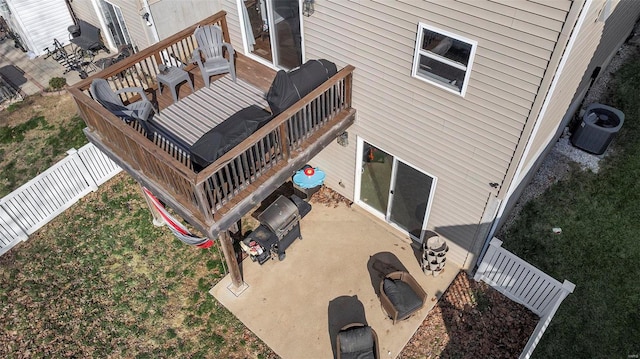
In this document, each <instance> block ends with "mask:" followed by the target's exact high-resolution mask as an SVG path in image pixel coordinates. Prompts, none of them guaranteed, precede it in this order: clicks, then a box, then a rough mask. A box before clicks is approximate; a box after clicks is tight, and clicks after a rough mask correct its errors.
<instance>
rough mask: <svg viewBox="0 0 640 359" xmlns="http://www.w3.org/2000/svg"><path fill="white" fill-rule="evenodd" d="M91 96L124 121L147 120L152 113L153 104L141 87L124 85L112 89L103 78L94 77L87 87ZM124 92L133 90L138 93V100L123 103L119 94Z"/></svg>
mask: <svg viewBox="0 0 640 359" xmlns="http://www.w3.org/2000/svg"><path fill="white" fill-rule="evenodd" d="M89 91H90V92H91V96H93V98H94V99H95V100H96V101H98V103H100V104H101V105H102V106H104V108H106V109H107V110H109V111H111V113H113V114H114V115H116V116H118V117H120V118H121V119H123V120H125V121H126V122H131V121H134V120H142V121H145V122H146V121H147V120H149V118H150V117H151V116H152V115H153V105H152V104H151V101H149V99H148V98H147V96H146V94H145V93H144V90H143V89H142V87H125V88H122V89H120V90H118V91H115V92H114V91H113V90H112V89H111V86H109V83H108V82H107V80H105V79H95V80H93V82H92V83H91V87H90V88H89ZM124 92H135V93H138V94H139V95H140V100H138V101H136V102H133V103H130V104H128V105H125V104H124V103H122V100H121V99H120V96H118V95H119V94H121V93H124Z"/></svg>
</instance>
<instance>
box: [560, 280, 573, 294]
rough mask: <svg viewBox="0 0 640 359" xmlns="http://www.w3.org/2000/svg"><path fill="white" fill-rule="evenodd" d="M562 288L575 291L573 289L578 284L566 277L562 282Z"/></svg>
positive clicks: (570, 291) (571, 291)
mask: <svg viewBox="0 0 640 359" xmlns="http://www.w3.org/2000/svg"><path fill="white" fill-rule="evenodd" d="M562 289H564V290H566V291H567V292H569V293H573V290H574V289H576V285H575V284H573V283H571V282H569V281H568V280H566V279H565V280H564V282H562Z"/></svg>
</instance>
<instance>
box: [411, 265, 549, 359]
mask: <svg viewBox="0 0 640 359" xmlns="http://www.w3.org/2000/svg"><path fill="white" fill-rule="evenodd" d="M538 319H539V318H538V316H536V315H535V314H533V313H532V312H531V311H530V310H528V309H527V308H526V307H524V306H522V305H520V304H518V303H515V302H513V301H511V300H510V299H508V298H507V297H505V296H504V295H502V294H500V293H498V291H496V290H495V289H493V288H491V287H490V286H488V285H487V284H486V283H484V282H476V281H474V280H473V279H471V278H469V277H468V275H467V273H466V272H460V273H459V274H458V276H457V277H456V279H455V280H454V281H453V283H452V284H451V286H450V287H449V288H448V289H447V291H446V292H445V293H444V295H443V296H442V297H441V298H440V300H439V301H438V304H437V305H436V306H435V307H434V308H433V310H431V312H430V313H429V314H428V315H427V317H426V318H425V320H424V322H423V323H422V325H421V326H420V328H418V330H417V331H416V333H415V334H414V335H413V337H412V338H411V340H410V341H409V343H408V344H407V345H406V346H405V348H404V349H403V350H402V352H401V353H400V356H399V358H401V359H409V358H425V359H428V358H429V359H430V358H517V357H518V356H519V355H520V353H521V352H522V350H523V349H524V346H525V345H526V344H527V341H528V340H529V337H530V336H531V333H533V330H534V329H535V327H536V325H537V323H538Z"/></svg>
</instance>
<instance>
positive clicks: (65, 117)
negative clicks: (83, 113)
mask: <svg viewBox="0 0 640 359" xmlns="http://www.w3.org/2000/svg"><path fill="white" fill-rule="evenodd" d="M72 104H73V103H72V102H71V98H70V97H69V96H68V95H64V96H55V97H53V96H52V97H42V96H31V97H28V98H27V99H26V100H24V101H22V102H19V103H15V104H12V105H11V106H9V108H7V109H6V110H4V111H2V112H0V118H2V119H1V120H0V166H1V167H2V176H0V198H1V197H4V196H6V195H7V194H9V193H11V192H12V191H13V190H15V189H16V188H18V187H20V186H21V185H23V184H25V183H27V182H28V181H29V180H30V179H32V178H33V177H35V176H37V175H38V174H40V173H42V172H43V171H45V170H46V169H48V168H49V167H51V166H52V165H54V164H55V163H56V162H58V161H60V160H61V159H63V158H64V157H65V156H66V152H67V150H69V149H70V148H76V149H78V148H80V147H82V146H83V145H84V144H86V143H87V138H86V137H85V135H84V133H83V132H82V129H83V128H84V127H85V124H84V122H83V121H82V119H81V118H80V117H79V116H77V115H75V108H72V109H73V111H70V110H69V109H68V108H69V107H71V106H70V105H72Z"/></svg>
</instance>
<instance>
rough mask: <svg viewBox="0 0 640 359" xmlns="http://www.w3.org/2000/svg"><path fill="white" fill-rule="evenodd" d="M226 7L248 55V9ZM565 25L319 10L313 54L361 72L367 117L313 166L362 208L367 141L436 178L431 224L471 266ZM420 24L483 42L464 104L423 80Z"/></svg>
mask: <svg viewBox="0 0 640 359" xmlns="http://www.w3.org/2000/svg"><path fill="white" fill-rule="evenodd" d="M221 5H222V7H223V10H225V11H227V13H228V15H227V23H228V25H229V30H230V37H231V41H232V44H233V45H234V46H235V47H236V49H237V50H238V51H244V49H242V38H241V32H240V22H239V16H238V13H237V4H236V2H235V1H226V2H222V3H221ZM565 17H566V11H561V10H559V9H558V8H557V6H556V7H550V8H547V7H545V6H542V5H540V4H536V3H532V4H528V5H526V6H525V8H520V7H519V6H518V5H514V4H513V3H510V2H506V3H497V2H480V1H475V0H474V1H460V2H442V1H432V2H420V3H418V2H412V1H408V2H393V3H391V2H387V1H364V2H352V1H330V0H323V1H317V2H316V3H315V13H314V14H313V15H312V16H311V17H304V18H303V19H302V20H303V29H304V34H303V37H304V41H305V57H306V58H307V59H313V58H326V59H328V60H331V61H334V62H335V63H336V64H337V65H338V66H339V67H342V66H345V65H347V64H352V65H354V66H355V67H356V71H355V72H354V79H353V106H354V108H356V110H357V111H358V112H357V117H356V122H355V124H354V125H353V126H352V127H351V128H350V129H349V131H348V132H349V145H348V146H347V147H342V146H340V145H337V144H336V143H335V142H334V143H332V144H331V145H330V146H328V147H327V148H326V149H325V150H324V151H323V152H321V154H320V155H319V156H317V157H316V158H314V159H313V161H312V163H313V164H314V165H317V166H319V167H321V168H324V169H325V172H326V173H327V180H326V183H327V184H328V185H329V186H331V187H332V188H334V189H335V190H337V191H338V192H340V193H341V194H343V195H345V196H347V197H348V198H351V199H354V198H353V196H354V188H355V179H356V173H355V165H356V158H357V157H358V156H359V155H358V154H356V153H355V151H356V142H357V141H356V138H357V136H361V137H362V138H364V139H365V140H366V141H368V142H370V143H372V144H374V145H376V146H380V147H381V148H383V149H385V150H386V151H389V152H390V153H392V154H393V155H396V156H398V157H399V158H400V159H402V160H404V161H406V162H408V163H409V164H411V165H414V166H417V167H418V168H420V169H422V170H424V171H426V172H428V173H430V174H432V175H434V176H436V177H437V178H438V184H437V190H436V192H435V197H434V202H433V207H432V211H431V214H430V217H429V222H428V226H429V228H431V229H436V230H438V229H442V230H444V231H445V233H447V235H448V236H451V238H448V240H450V242H451V243H450V245H451V246H452V248H455V249H453V250H452V251H451V252H450V260H453V261H454V262H458V263H463V262H464V260H465V258H466V257H467V250H468V249H469V248H471V246H472V243H471V242H472V241H473V238H474V234H475V233H476V230H477V228H476V227H477V223H478V222H479V221H480V218H481V217H482V211H483V209H484V205H485V203H486V200H487V197H488V195H489V193H490V191H491V188H490V187H489V185H488V184H489V183H490V182H501V180H502V177H503V176H504V172H505V171H506V168H507V166H508V165H509V162H510V161H511V157H512V156H513V151H514V148H515V146H516V144H517V142H518V140H519V136H520V134H521V132H522V128H523V126H524V122H525V120H526V118H527V116H528V114H529V111H530V108H531V105H532V102H533V101H534V99H535V96H536V94H537V91H538V87H539V86H540V83H541V79H542V77H543V76H544V73H545V71H546V67H547V64H548V61H549V58H550V57H551V53H552V51H553V49H554V46H555V42H556V40H557V37H558V33H559V31H560V30H561V28H562V24H563V21H564V19H565ZM419 22H425V23H428V24H430V25H432V26H435V27H438V28H441V29H443V30H447V31H450V32H453V33H455V34H458V35H460V36H464V37H467V38H470V39H473V40H475V41H477V42H478V49H477V53H476V58H475V61H474V63H473V65H472V72H471V78H470V80H469V84H468V89H467V94H466V96H465V97H464V98H463V97H461V96H458V95H455V94H452V93H449V92H447V91H444V90H442V89H440V88H437V87H436V86H434V85H432V84H429V83H426V82H424V81H420V80H418V79H415V78H412V77H411V67H412V63H413V53H414V46H415V40H416V31H417V28H418V23H419Z"/></svg>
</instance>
